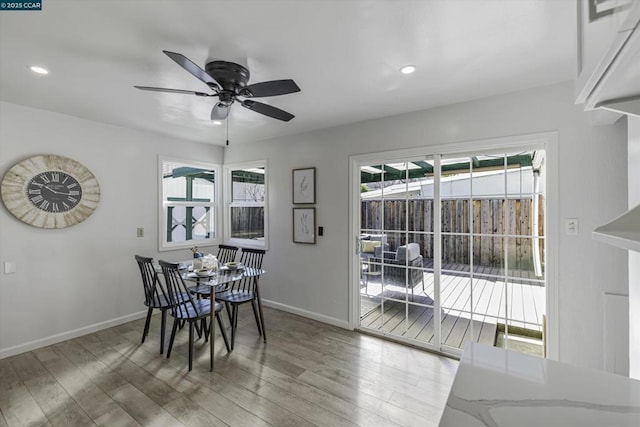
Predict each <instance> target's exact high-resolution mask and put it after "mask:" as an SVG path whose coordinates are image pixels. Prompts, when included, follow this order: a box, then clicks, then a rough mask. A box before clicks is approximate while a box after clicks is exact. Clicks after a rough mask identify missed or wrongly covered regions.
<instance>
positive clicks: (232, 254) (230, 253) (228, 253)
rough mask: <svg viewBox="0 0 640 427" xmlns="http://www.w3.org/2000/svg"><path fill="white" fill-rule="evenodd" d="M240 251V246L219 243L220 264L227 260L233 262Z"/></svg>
mask: <svg viewBox="0 0 640 427" xmlns="http://www.w3.org/2000/svg"><path fill="white" fill-rule="evenodd" d="M237 252H238V247H236V246H229V245H219V246H218V255H217V256H216V258H218V262H219V263H220V264H224V263H227V262H233V261H235V260H236V253H237Z"/></svg>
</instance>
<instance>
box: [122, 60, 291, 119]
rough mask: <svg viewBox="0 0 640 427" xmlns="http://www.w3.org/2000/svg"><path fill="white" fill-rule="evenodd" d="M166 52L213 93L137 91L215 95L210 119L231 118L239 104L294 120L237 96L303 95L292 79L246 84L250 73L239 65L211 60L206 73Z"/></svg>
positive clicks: (274, 116)
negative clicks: (297, 93) (215, 98)
mask: <svg viewBox="0 0 640 427" xmlns="http://www.w3.org/2000/svg"><path fill="white" fill-rule="evenodd" d="M163 52H164V53H165V54H166V55H167V56H168V57H169V58H171V59H173V60H174V61H175V62H176V63H177V64H178V65H180V66H181V67H182V68H184V69H185V70H187V71H188V72H189V73H191V74H193V75H194V76H195V77H197V78H198V79H200V80H201V81H202V82H204V83H205V84H206V85H207V86H209V89H211V90H212V91H213V93H204V92H195V91H192V90H183V89H166V88H160V87H149V86H134V87H135V88H136V89H141V90H151V91H155V92H169V93H184V94H189V95H196V96H215V97H217V98H218V102H217V103H216V105H215V106H214V107H213V110H211V120H224V119H226V118H227V116H228V115H229V110H230V109H231V105H232V104H233V103H234V102H236V101H238V103H239V104H240V105H242V106H243V107H245V108H248V109H249V110H252V111H255V112H257V113H260V114H264V115H265V116H268V117H272V118H274V119H278V120H282V121H284V122H288V121H289V120H291V119H293V118H294V117H295V116H294V115H293V114H291V113H289V112H287V111H284V110H281V109H279V108H276V107H273V106H271V105H267V104H263V103H261V102H257V101H253V100H251V99H238V97H241V98H262V97H266V96H277V95H286V94H289V93H295V92H300V88H299V87H298V85H297V84H296V83H295V82H294V81H293V80H291V79H288V80H271V81H267V82H261V83H254V84H250V85H247V82H248V81H249V70H248V69H247V68H245V67H243V66H242V65H240V64H236V63H233V62H227V61H211V62H209V63H207V64H206V65H205V67H204V70H203V69H202V68H200V67H199V66H197V65H196V64H195V63H194V62H193V61H191V60H190V59H189V58H187V57H186V56H184V55H182V54H179V53H175V52H169V51H166V50H163Z"/></svg>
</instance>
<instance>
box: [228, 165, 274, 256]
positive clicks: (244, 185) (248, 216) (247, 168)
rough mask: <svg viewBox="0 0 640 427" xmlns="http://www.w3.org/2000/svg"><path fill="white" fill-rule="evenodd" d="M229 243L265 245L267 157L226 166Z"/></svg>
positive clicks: (255, 246) (266, 245)
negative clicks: (265, 159) (261, 159)
mask: <svg viewBox="0 0 640 427" xmlns="http://www.w3.org/2000/svg"><path fill="white" fill-rule="evenodd" d="M225 177H226V185H225V188H226V197H225V200H226V203H227V206H228V209H227V221H226V231H225V240H226V241H227V242H229V243H232V244H235V245H239V246H244V247H254V248H262V249H266V248H267V247H268V244H267V226H266V224H267V217H268V216H267V210H266V206H267V168H266V161H264V160H263V161H259V162H253V163H243V164H236V165H228V166H225Z"/></svg>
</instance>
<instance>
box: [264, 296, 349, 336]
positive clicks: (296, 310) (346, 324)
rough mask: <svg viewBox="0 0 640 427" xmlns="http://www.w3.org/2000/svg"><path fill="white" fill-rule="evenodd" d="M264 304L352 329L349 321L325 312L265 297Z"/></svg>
mask: <svg viewBox="0 0 640 427" xmlns="http://www.w3.org/2000/svg"><path fill="white" fill-rule="evenodd" d="M262 304H264V305H265V306H266V307H271V308H275V309H277V310H281V311H286V312H287V313H292V314H296V315H298V316H302V317H306V318H308V319H313V320H317V321H318V322H322V323H327V324H329V325H333V326H337V327H339V328H343V329H351V328H349V322H347V321H346V320H340V319H336V318H335V317H329V316H325V315H324V314H319V313H315V312H313V311H308V310H303V309H301V308H297V307H293V306H290V305H286V304H282V303H279V302H275V301H270V300H265V299H263V300H262Z"/></svg>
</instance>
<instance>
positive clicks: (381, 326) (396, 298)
mask: <svg viewBox="0 0 640 427" xmlns="http://www.w3.org/2000/svg"><path fill="white" fill-rule="evenodd" d="M425 268H426V269H428V268H429V266H428V265H425ZM499 274H500V271H498V269H490V268H484V269H481V270H479V271H478V270H476V271H475V272H474V277H473V279H472V278H471V275H470V274H469V272H468V266H464V265H459V264H447V265H444V266H443V274H442V283H441V298H442V300H441V301H442V302H441V304H442V316H441V317H442V328H441V334H442V342H443V343H444V344H445V345H448V346H452V347H457V348H461V347H462V346H464V343H465V342H466V341H468V340H470V339H472V340H473V341H476V342H481V343H485V344H488V345H494V340H495V336H496V332H497V327H498V324H506V325H508V327H518V328H523V329H527V330H530V331H534V332H542V316H543V314H544V313H545V288H544V287H543V286H542V284H543V283H542V282H541V280H540V279H539V278H536V277H535V276H534V275H533V274H531V273H529V272H526V271H519V272H515V273H514V274H513V276H515V277H513V278H510V279H509V280H508V282H507V283H506V284H505V281H504V280H503V279H501V278H498V277H492V276H498V275H499ZM423 275H424V291H423V288H422V285H421V284H418V285H417V286H415V287H414V288H413V299H412V295H411V289H409V291H408V295H407V294H406V293H405V289H404V288H403V287H402V286H398V285H397V284H396V285H394V284H388V285H387V284H385V286H384V287H382V286H381V284H380V281H379V279H378V280H377V281H376V280H375V279H376V278H373V279H374V280H371V278H368V282H367V285H366V286H365V284H364V282H363V283H362V286H361V289H360V291H361V298H360V300H361V311H360V312H361V321H360V324H361V326H362V327H364V328H370V329H375V330H383V331H384V332H385V333H389V334H392V335H399V336H403V337H406V338H411V339H416V340H419V341H423V342H427V343H433V342H434V324H433V322H434V316H433V314H434V309H433V304H434V303H433V299H432V297H433V295H434V285H433V273H432V272H430V271H428V270H425V272H424V273H423ZM472 283H473V286H472V285H471V284H472ZM472 294H473V295H472ZM472 296H473V313H474V314H473V316H472V315H471V314H470V312H471V311H472V310H471V307H472ZM505 318H506V319H505ZM472 323H473V332H472V327H471V324H472ZM472 334H473V335H472Z"/></svg>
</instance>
